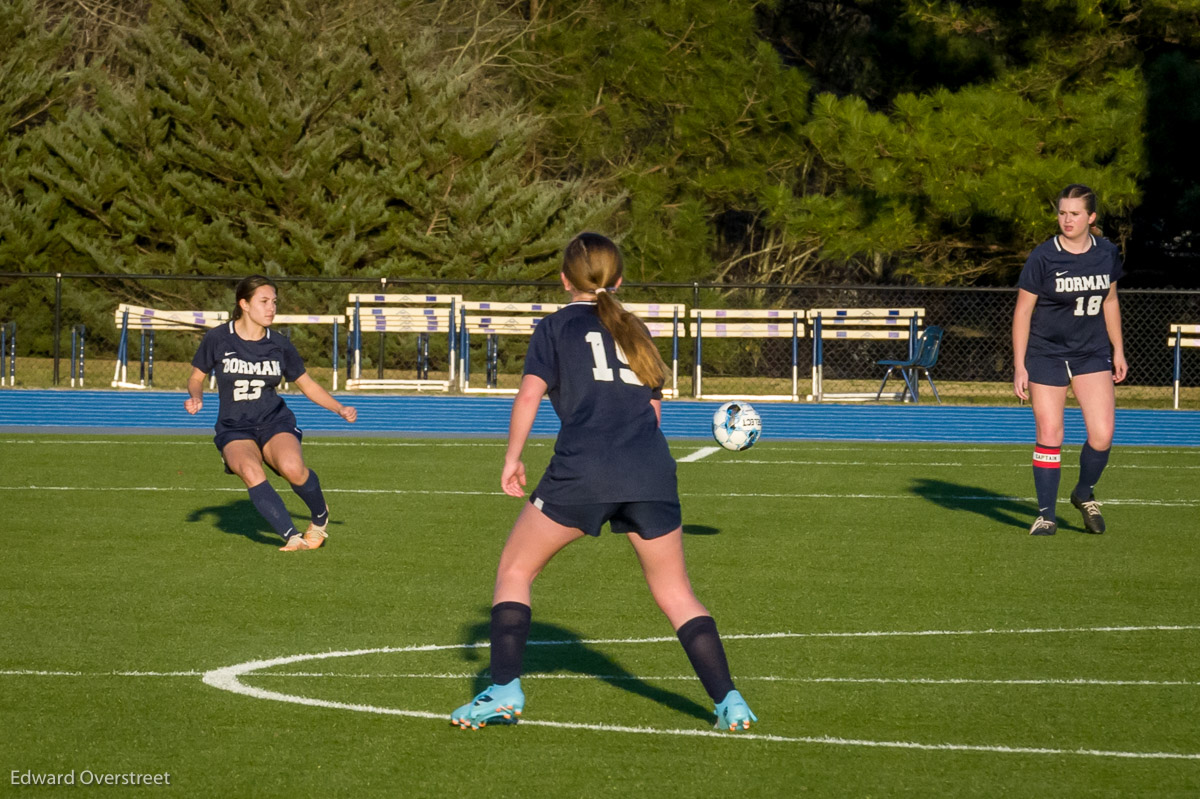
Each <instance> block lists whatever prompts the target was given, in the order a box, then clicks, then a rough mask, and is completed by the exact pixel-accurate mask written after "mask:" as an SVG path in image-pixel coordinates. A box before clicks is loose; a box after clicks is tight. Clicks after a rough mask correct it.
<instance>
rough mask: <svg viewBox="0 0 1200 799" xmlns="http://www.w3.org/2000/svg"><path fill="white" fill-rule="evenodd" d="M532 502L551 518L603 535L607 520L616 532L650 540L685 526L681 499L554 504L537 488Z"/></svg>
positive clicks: (589, 532)
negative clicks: (601, 532)
mask: <svg viewBox="0 0 1200 799" xmlns="http://www.w3.org/2000/svg"><path fill="white" fill-rule="evenodd" d="M529 502H530V504H531V505H533V506H534V507H535V508H537V509H538V510H540V511H541V512H542V513H544V514H546V516H547V517H548V518H549V519H550V520H551V521H555V522H558V523H559V524H561V525H563V526H564V527H574V528H575V529H577V530H582V531H583V532H585V533H587V534H588V535H592V536H598V535H600V528H602V527H604V523H605V522H608V525H609V528H610V529H611V530H612V531H613V532H614V533H636V534H637V535H638V537H640V538H644V539H647V540H649V539H651V538H659V537H661V536H664V535H666V534H667V533H670V532H672V531H674V530H676V529H678V528H679V527H682V526H683V513H682V511H681V510H680V507H679V502H678V500H676V501H674V502H668V501H665V500H659V501H654V502H597V503H592V504H586V505H551V504H550V503H549V502H543V501H542V499H541V497H539V496H538V495H537V492H534V493H533V494H530V495H529Z"/></svg>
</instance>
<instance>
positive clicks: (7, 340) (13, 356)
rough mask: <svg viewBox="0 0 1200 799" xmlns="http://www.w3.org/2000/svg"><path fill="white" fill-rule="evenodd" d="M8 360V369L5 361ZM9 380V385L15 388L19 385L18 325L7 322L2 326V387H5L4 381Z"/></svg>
mask: <svg viewBox="0 0 1200 799" xmlns="http://www.w3.org/2000/svg"><path fill="white" fill-rule="evenodd" d="M6 357H7V358H8V368H7V369H6V368H5V365H4V359H5V358H6ZM6 377H7V378H8V385H9V386H15V385H16V384H17V323H16V322H5V323H4V324H0V386H3V385H4V379H5V378H6Z"/></svg>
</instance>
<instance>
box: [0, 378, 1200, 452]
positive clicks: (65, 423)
mask: <svg viewBox="0 0 1200 799" xmlns="http://www.w3.org/2000/svg"><path fill="white" fill-rule="evenodd" d="M186 398H187V395H186V394H185V393H183V392H179V391H120V392H119V391H85V390H57V391H55V390H45V391H38V390H25V389H5V390H0V430H5V429H7V430H9V431H13V430H17V429H19V430H22V431H26V432H55V431H56V430H57V431H61V432H65V431H66V430H80V429H88V430H97V429H123V430H127V431H129V432H158V433H161V432H178V433H197V434H203V435H211V434H212V426H213V423H214V421H215V420H216V411H217V398H216V396H215V395H213V396H211V398H210V399H209V400H208V401H207V402H206V403H205V406H204V410H203V411H202V412H201V413H199V414H198V415H196V416H189V415H188V414H187V412H186V411H184V410H183V401H184V399H186ZM341 399H342V400H343V401H344V402H348V403H350V404H353V405H354V406H355V407H356V408H358V422H357V423H356V424H354V425H350V424H347V423H346V422H344V421H342V420H341V419H340V418H338V417H337V416H335V415H333V414H332V413H330V412H329V411H326V410H324V409H323V408H319V407H317V406H316V405H314V404H313V403H311V402H309V401H308V400H306V399H305V398H304V397H302V396H298V395H291V396H288V398H287V401H288V405H289V407H291V409H292V410H293V411H294V412H295V413H296V417H297V419H298V421H299V423H300V427H301V428H303V429H304V430H305V431H306V432H309V433H315V432H320V433H326V434H330V433H332V434H337V435H396V436H401V435H405V436H411V435H417V436H504V435H505V434H506V433H507V432H508V415H509V409H510V408H511V407H512V398H511V397H460V396H446V395H435V396H431V395H424V396H408V395H406V396H380V395H369V394H364V395H341ZM719 404H720V403H717V402H695V401H689V400H678V401H671V402H666V403H664V405H663V431H664V432H665V433H666V435H667V437H668V438H673V439H707V438H708V437H709V434H710V428H711V419H712V413H713V411H715V410H716V408H717V407H718V405H719ZM755 407H756V408H757V409H758V411H759V413H760V414H761V415H762V417H763V435H764V437H765V438H766V439H767V440H776V441H778V440H792V441H803V440H821V441H928V442H976V443H996V444H1032V443H1033V431H1034V425H1033V412H1032V411H1031V410H1030V409H1029V407H1028V406H1026V407H1017V406H1013V407H977V406H949V405H943V406H938V405H919V406H914V405H874V404H872V405H834V404H821V405H814V404H790V403H767V402H763V403H758V404H757V405H756V406H755ZM557 430H558V420H557V419H556V418H555V416H554V412H553V410H551V408H550V404H549V402H544V403H543V407H542V410H541V412H539V414H538V419H537V423H536V424H535V425H534V429H533V434H534V435H538V436H552V435H554V434H555V433H556V432H557ZM1084 438H1085V430H1084V426H1083V419H1082V417H1081V415H1080V413H1079V410H1078V409H1077V408H1070V409H1068V410H1067V418H1066V443H1067V444H1082V443H1083V441H1084ZM1115 443H1117V444H1118V445H1124V446H1171V447H1200V411H1172V410H1123V409H1117V429H1116V442H1115Z"/></svg>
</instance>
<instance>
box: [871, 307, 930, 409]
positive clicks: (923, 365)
mask: <svg viewBox="0 0 1200 799" xmlns="http://www.w3.org/2000/svg"><path fill="white" fill-rule="evenodd" d="M941 349H942V329H941V328H940V327H938V326H937V325H931V326H930V327H927V328H925V332H924V333H922V334H921V338H920V343H919V344H918V345H917V354H916V355H914V356H913V357H912V358H909V359H908V360H907V361H876V362H875V363H876V364H877V365H879V366H886V367H887V368H888V370H887V374H885V375H884V376H883V382H882V383H880V384H879V391H877V392H875V399H877V400H878V399H879V398H880V397H881V396H882V395H883V387H884V386H886V385H887V381H888V378H889V377H891V376H892V371H893V370H896V369H899V370H900V376H901V377H903V378H904V391H903V392H902V393H901V394H900V399H901V400H903V399H904V398H905V397H907V396H909V395H911V396H912V398H913V401H914V402H918V403H919V402H920V401H921V400H920V398H919V397H918V396H917V385H918V384H919V383H920V382H921V377H920V375H919V374H918V372H920V371H922V370H923V371H924V372H925V379H926V380H928V381H929V387H930V388H931V389H933V396H934V397H936V398H937V401H938V404H939V405H941V404H942V398H941V397H940V396H938V390H937V386H935V385H934V384H933V378H932V377H930V376H929V370H930V369H932V368H933V367H935V366H937V360H938V352H939V351H940V350H941Z"/></svg>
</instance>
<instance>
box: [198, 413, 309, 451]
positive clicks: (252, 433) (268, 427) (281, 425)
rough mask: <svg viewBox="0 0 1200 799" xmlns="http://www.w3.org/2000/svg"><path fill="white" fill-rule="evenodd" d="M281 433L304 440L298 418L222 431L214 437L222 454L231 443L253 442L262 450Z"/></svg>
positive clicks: (214, 441)
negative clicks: (297, 423)
mask: <svg viewBox="0 0 1200 799" xmlns="http://www.w3.org/2000/svg"><path fill="white" fill-rule="evenodd" d="M279 433H291V434H292V435H294V436H295V437H296V440H297V441H303V440H304V431H303V430H301V429H300V428H299V427H297V426H296V417H294V416H293V417H292V418H291V419H279V420H277V421H274V422H268V423H266V424H260V425H258V426H257V427H240V428H237V429H233V430H222V431H221V432H219V433H217V434H216V435H215V436H213V443H214V444H216V445H217V449H218V450H220V451H222V452H224V450H225V445H226V444H228V443H229V442H230V441H253V442H254V443H255V444H258V448H259V449H262V448H263V447H265V446H266V444H267V442H268V441H270V440H271V439H272V438H274V437H275V436H276V435H278V434H279Z"/></svg>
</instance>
